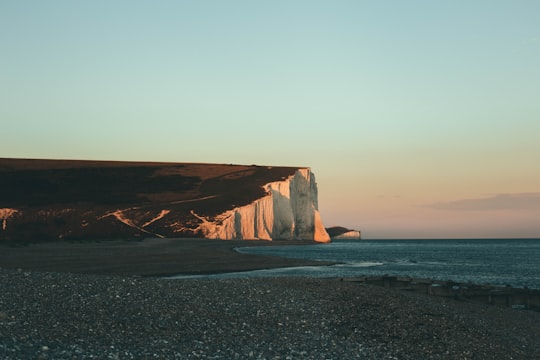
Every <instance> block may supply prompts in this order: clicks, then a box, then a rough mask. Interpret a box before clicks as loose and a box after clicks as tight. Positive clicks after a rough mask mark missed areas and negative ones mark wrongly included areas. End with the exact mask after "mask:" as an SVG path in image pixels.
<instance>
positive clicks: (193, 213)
mask: <svg viewBox="0 0 540 360" xmlns="http://www.w3.org/2000/svg"><path fill="white" fill-rule="evenodd" d="M0 223H1V226H0V241H1V240H15V241H18V240H31V241H42V240H53V239H62V238H64V239H100V238H108V239H111V238H129V237H206V238H213V239H224V240H228V239H246V240H248V239H264V240H273V239H285V240H311V241H313V240H314V241H322V242H326V241H330V237H329V236H328V234H327V232H326V230H325V229H324V226H323V224H322V222H321V219H320V215H319V212H318V203H317V184H316V182H315V177H314V175H313V174H312V173H311V171H310V169H308V168H291V167H267V166H255V165H252V166H241V165H221V164H189V163H130V162H99V161H97V162H95V161H94V162H88V161H61V160H17V159H0Z"/></svg>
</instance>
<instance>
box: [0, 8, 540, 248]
mask: <svg viewBox="0 0 540 360" xmlns="http://www.w3.org/2000/svg"><path fill="white" fill-rule="evenodd" d="M538 14H540V2H539V1H536V0H529V1H527V0H506V1H501V0H475V1H470V0H453V1H436V0H410V1H401V0H394V1H391V0H378V1H375V0H373V1H362V0H351V1H345V0H332V1H330V0H328V1H317V0H309V1H303V0H287V1H282V0H272V1H265V0H260V1H253V0H244V1H240V0H227V1H221V0H214V1H210V0H198V1H188V0H184V1H182V0H174V1H172V0H171V1H167V0H152V1H150V0H148V1H146V0H140V1H132V0H129V1H124V0H116V1H110V0H93V1H73V0H55V1H41V0H34V1H32V0H21V1H11V0H0V157H15V158H53V159H92V160H133V161H167V162H203V163H234V164H245V165H250V164H257V165H272V166H280V165H281V166H302V167H304V166H305V167H311V169H312V171H313V172H314V174H315V176H316V179H317V183H318V188H319V209H320V212H321V216H322V220H323V222H324V224H325V226H345V227H348V228H352V229H357V230H361V231H362V232H363V237H364V238H462V237H465V238H485V237H540V21H538Z"/></svg>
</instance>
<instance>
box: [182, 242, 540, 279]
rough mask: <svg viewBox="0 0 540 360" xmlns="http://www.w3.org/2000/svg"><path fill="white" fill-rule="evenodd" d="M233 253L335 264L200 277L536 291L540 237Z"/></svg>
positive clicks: (297, 247) (293, 247) (289, 247)
mask: <svg viewBox="0 0 540 360" xmlns="http://www.w3.org/2000/svg"><path fill="white" fill-rule="evenodd" d="M236 251H238V252H240V253H244V254H256V255H271V256H281V257H286V258H295V259H309V260H320V261H328V262H333V263H336V264H335V265H324V266H300V267H288V268H278V269H267V270H255V271H246V272H238V273H226V274H214V275H206V276H204V277H214V278H239V277H277V276H308V277H343V278H345V277H359V276H381V275H389V276H403V277H413V278H428V279H435V280H451V281H455V282H471V283H474V284H490V285H499V286H512V287H528V288H531V289H540V239H458V240H357V241H351V240H347V241H333V242H332V243H329V244H317V245H285V246H251V247H250V246H246V247H240V248H237V249H236ZM178 278H180V277H178ZM182 278H183V277H182Z"/></svg>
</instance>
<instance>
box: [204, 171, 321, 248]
mask: <svg viewBox="0 0 540 360" xmlns="http://www.w3.org/2000/svg"><path fill="white" fill-rule="evenodd" d="M264 189H265V191H266V196H264V197H262V198H260V199H257V200H255V201H254V202H253V203H251V204H248V205H245V206H241V207H237V208H234V209H232V210H229V211H226V212H225V213H223V214H220V215H218V216H217V217H215V218H213V219H210V218H205V217H201V216H198V215H197V214H195V213H193V215H194V216H196V217H198V218H199V219H200V220H201V221H202V223H201V224H200V225H199V229H198V230H199V231H200V232H201V233H202V234H203V236H204V237H206V238H210V239H226V240H232V239H234V240H275V239H283V240H311V241H317V242H329V241H330V236H329V235H328V233H327V232H326V230H325V228H324V225H323V224H322V221H321V217H320V214H319V210H318V194H317V183H316V182H315V176H314V175H313V173H312V172H311V170H310V169H309V168H303V169H298V170H297V171H296V172H295V173H294V175H292V176H290V177H289V178H287V179H285V180H283V181H276V182H271V183H268V184H266V185H265V186H264Z"/></svg>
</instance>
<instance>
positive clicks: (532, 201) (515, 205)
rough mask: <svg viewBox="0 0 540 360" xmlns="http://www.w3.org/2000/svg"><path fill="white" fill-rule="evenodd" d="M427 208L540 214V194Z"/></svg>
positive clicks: (437, 205)
mask: <svg viewBox="0 0 540 360" xmlns="http://www.w3.org/2000/svg"><path fill="white" fill-rule="evenodd" d="M425 206H426V207H430V208H433V209H438V210H469V211H489V210H526V211H530V210H536V211H539V212H540V192H533V193H518V194H497V195H493V196H490V197H485V198H475V199H462V200H456V201H449V202H439V203H433V204H427V205H425Z"/></svg>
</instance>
